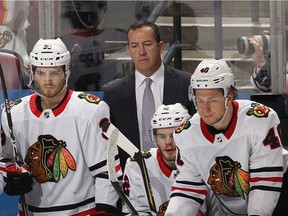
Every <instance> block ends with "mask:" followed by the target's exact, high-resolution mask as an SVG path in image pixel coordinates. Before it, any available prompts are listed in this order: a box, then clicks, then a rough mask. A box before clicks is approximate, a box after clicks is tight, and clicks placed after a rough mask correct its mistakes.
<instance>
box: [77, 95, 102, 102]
mask: <svg viewBox="0 0 288 216" xmlns="http://www.w3.org/2000/svg"><path fill="white" fill-rule="evenodd" d="M78 97H79V98H80V99H85V100H86V101H88V102H89V103H95V104H99V102H100V101H101V99H100V98H99V97H96V96H95V95H93V94H89V93H81V94H79V95H78Z"/></svg>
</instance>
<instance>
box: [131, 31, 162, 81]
mask: <svg viewBox="0 0 288 216" xmlns="http://www.w3.org/2000/svg"><path fill="white" fill-rule="evenodd" d="M163 47H164V44H163V41H160V42H159V43H158V42H157V41H156V40H155V36H154V31H153V29H152V28H151V27H149V26H145V27H142V28H138V29H135V30H130V31H129V32H128V45H127V49H128V52H129V55H130V56H131V58H132V60H133V63H134V66H135V68H136V70H137V71H139V72H140V73H142V74H143V75H144V76H146V77H149V76H151V75H152V74H153V73H154V72H155V71H156V70H157V69H158V68H159V67H160V65H161V62H162V59H161V53H162V51H163Z"/></svg>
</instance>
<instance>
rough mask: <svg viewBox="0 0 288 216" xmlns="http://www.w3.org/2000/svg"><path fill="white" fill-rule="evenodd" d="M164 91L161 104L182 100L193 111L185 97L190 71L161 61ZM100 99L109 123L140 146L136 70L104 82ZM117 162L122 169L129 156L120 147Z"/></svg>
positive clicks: (191, 104) (190, 103) (191, 105)
mask: <svg viewBox="0 0 288 216" xmlns="http://www.w3.org/2000/svg"><path fill="white" fill-rule="evenodd" d="M164 67H165V69H164V93H163V104H165V105H168V104H174V103H177V102H179V103H181V104H183V105H184V106H185V107H186V108H187V109H188V111H189V113H190V114H191V115H192V114H194V113H195V112H196V111H195V108H194V104H193V102H191V101H189V98H188V87H189V84H190V77H191V74H190V73H187V72H183V71H180V70H176V69H174V68H171V67H169V66H167V65H164ZM102 90H103V91H104V96H103V100H104V101H105V102H106V103H107V104H108V105H109V107H110V114H111V123H113V124H114V125H115V126H116V127H117V128H118V129H119V130H120V131H121V132H122V133H123V134H124V135H125V136H126V137H127V138H128V139H129V140H130V141H131V142H132V143H133V144H134V145H135V146H137V147H138V148H139V149H140V135H139V128H138V117H137V110H136V109H137V108H136V96H135V95H136V94H135V73H132V74H130V75H128V76H126V77H123V78H121V79H118V80H114V81H112V82H111V83H109V84H107V85H105V86H103V88H102ZM119 154H120V162H121V166H122V169H123V170H124V167H125V163H126V160H127V158H128V157H129V156H128V154H126V153H125V152H124V151H122V150H121V149H120V150H119Z"/></svg>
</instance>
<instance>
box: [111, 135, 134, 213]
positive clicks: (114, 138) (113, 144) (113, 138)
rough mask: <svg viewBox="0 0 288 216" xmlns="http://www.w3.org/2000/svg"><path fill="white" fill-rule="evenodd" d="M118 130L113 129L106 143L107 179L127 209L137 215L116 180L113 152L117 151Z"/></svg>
mask: <svg viewBox="0 0 288 216" xmlns="http://www.w3.org/2000/svg"><path fill="white" fill-rule="evenodd" d="M118 134H119V131H117V130H113V131H112V133H111V136H110V138H109V143H108V149H107V155H108V156H107V165H108V175H109V180H110V182H111V184H112V185H113V187H114V189H115V190H116V192H117V193H118V195H119V196H120V198H121V199H122V201H123V202H124V204H125V205H126V206H127V208H128V209H129V211H130V213H131V214H132V215H133V216H138V215H139V214H138V213H137V211H136V209H135V208H134V207H133V205H132V204H131V202H130V201H129V200H128V199H127V197H126V195H125V194H124V192H123V191H122V188H121V186H120V184H119V182H118V178H117V175H116V171H115V167H116V165H115V154H116V151H117V143H116V142H117V138H118Z"/></svg>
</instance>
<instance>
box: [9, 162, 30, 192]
mask: <svg viewBox="0 0 288 216" xmlns="http://www.w3.org/2000/svg"><path fill="white" fill-rule="evenodd" d="M6 173H7V176H6V177H4V180H5V182H6V185H5V187H4V191H5V192H6V194H8V195H10V196H14V195H22V194H25V193H28V192H30V191H31V190H32V184H33V179H32V175H31V172H30V170H29V169H28V168H27V167H26V166H25V165H21V169H17V168H16V165H13V166H9V167H7V168H6Z"/></svg>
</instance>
